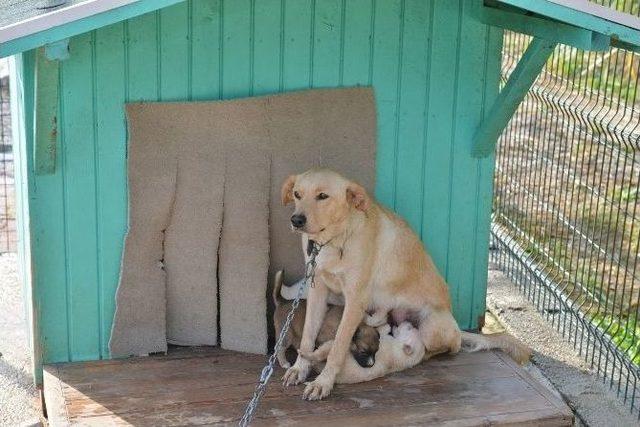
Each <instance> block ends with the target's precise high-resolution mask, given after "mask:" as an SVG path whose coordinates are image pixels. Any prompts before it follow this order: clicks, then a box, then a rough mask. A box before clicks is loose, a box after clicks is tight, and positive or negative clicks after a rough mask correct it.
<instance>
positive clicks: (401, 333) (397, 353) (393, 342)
mask: <svg viewBox="0 0 640 427" xmlns="http://www.w3.org/2000/svg"><path fill="white" fill-rule="evenodd" d="M378 331H379V332H380V348H379V350H378V353H377V355H376V363H375V365H373V367H371V368H363V367H362V366H360V365H359V364H358V363H357V361H356V360H355V359H354V358H353V357H349V356H347V358H346V360H345V362H344V365H343V366H342V367H341V369H340V372H338V375H337V376H336V382H337V383H338V384H353V383H361V382H364V381H371V380H373V379H375V378H380V377H383V376H385V375H388V374H391V373H393V372H399V371H402V370H405V369H407V368H411V367H413V366H416V365H417V364H418V363H420V362H421V361H422V358H423V357H424V345H423V344H422V340H421V339H420V333H419V332H418V330H417V329H416V328H414V327H413V325H412V324H411V323H409V322H403V323H401V324H400V325H398V326H394V327H393V333H392V334H390V333H389V332H391V327H390V326H389V325H388V324H385V325H384V326H381V327H380V328H379V329H378ZM332 345H333V341H327V342H325V343H324V344H322V345H321V346H320V347H318V349H317V350H315V351H314V352H312V353H306V352H303V351H302V350H300V351H299V354H300V355H301V356H302V357H304V358H305V359H307V360H310V361H311V362H313V365H314V367H320V368H321V367H322V365H321V364H320V362H323V361H325V360H327V356H328V355H329V352H330V351H331V347H332Z"/></svg>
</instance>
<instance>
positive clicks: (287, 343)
mask: <svg viewBox="0 0 640 427" xmlns="http://www.w3.org/2000/svg"><path fill="white" fill-rule="evenodd" d="M282 279H283V273H282V270H280V271H278V272H277V273H276V275H275V279H274V284H273V303H274V305H275V311H274V313H273V323H274V328H275V331H276V339H278V338H279V334H280V330H281V329H282V325H283V324H284V322H285V320H286V318H287V314H288V313H289V311H290V310H291V305H292V302H291V301H289V300H286V299H284V298H282V296H281V295H280V290H281V289H282ZM306 309H307V307H306V302H305V301H300V305H299V306H298V312H297V313H296V315H295V316H294V317H293V320H292V321H291V327H290V328H289V331H288V332H287V334H286V335H285V337H284V340H283V345H282V347H281V348H280V351H278V353H277V354H276V357H277V358H278V363H279V364H280V366H282V367H283V368H285V369H287V368H289V367H291V364H290V363H289V362H288V361H287V357H286V351H287V349H288V348H289V347H291V346H293V347H294V348H295V349H296V350H298V349H300V341H301V339H302V330H303V328H304V318H305V313H306ZM343 310H344V307H343V306H339V305H327V309H326V313H325V316H324V322H323V323H322V327H321V328H320V331H319V332H318V337H317V339H316V343H317V344H318V345H321V344H324V343H326V342H327V341H331V340H333V339H334V338H335V336H336V331H337V330H338V325H339V324H340V319H341V318H342V312H343ZM379 345H380V334H379V333H378V330H377V329H376V328H374V327H371V326H368V325H366V324H365V323H361V324H360V325H359V326H358V329H357V330H356V333H355V334H354V335H353V338H352V340H351V345H350V347H349V349H350V351H351V354H352V355H353V358H354V359H355V361H356V362H358V365H360V366H362V367H363V368H367V367H370V366H373V365H374V364H375V360H376V359H375V357H376V352H377V351H378V346H379Z"/></svg>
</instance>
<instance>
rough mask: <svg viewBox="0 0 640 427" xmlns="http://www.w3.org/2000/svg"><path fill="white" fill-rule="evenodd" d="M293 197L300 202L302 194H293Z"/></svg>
mask: <svg viewBox="0 0 640 427" xmlns="http://www.w3.org/2000/svg"><path fill="white" fill-rule="evenodd" d="M293 197H295V198H296V199H298V200H300V193H298V192H297V191H294V192H293Z"/></svg>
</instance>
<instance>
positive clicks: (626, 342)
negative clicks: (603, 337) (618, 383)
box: [592, 314, 640, 365]
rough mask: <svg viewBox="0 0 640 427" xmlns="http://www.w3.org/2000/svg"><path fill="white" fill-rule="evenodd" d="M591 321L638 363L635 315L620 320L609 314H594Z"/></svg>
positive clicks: (639, 341)
mask: <svg viewBox="0 0 640 427" xmlns="http://www.w3.org/2000/svg"><path fill="white" fill-rule="evenodd" d="M592 321H593V323H594V324H596V326H598V327H599V328H600V329H602V330H603V331H604V332H605V333H606V334H607V335H609V336H610V337H611V340H612V341H613V342H614V343H615V344H616V345H617V346H618V348H619V349H620V350H621V351H622V352H624V353H626V355H627V356H628V357H629V359H630V360H631V361H632V362H633V363H635V364H636V365H640V325H638V322H637V318H636V316H633V317H630V318H628V319H626V320H621V319H617V318H615V317H613V316H611V315H602V314H595V315H593V317H592Z"/></svg>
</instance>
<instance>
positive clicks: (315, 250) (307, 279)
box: [239, 242, 322, 427]
mask: <svg viewBox="0 0 640 427" xmlns="http://www.w3.org/2000/svg"><path fill="white" fill-rule="evenodd" d="M320 249H322V245H319V244H318V243H316V242H314V243H313V246H312V248H311V253H310V254H309V260H308V261H307V263H306V264H305V273H304V283H303V284H302V286H300V287H299V288H298V294H297V295H296V298H295V299H294V300H293V303H292V304H291V310H289V313H287V318H286V320H285V322H284V325H282V329H281V330H280V334H279V335H278V340H277V341H276V343H275V345H274V346H273V353H272V354H271V356H269V360H268V361H267V364H266V365H265V367H264V368H262V372H261V373H260V379H259V380H258V384H257V385H256V389H255V390H254V392H253V397H252V398H251V400H250V401H249V403H248V404H247V407H246V409H245V410H244V414H243V415H242V418H241V419H240V423H239V425H240V427H246V426H248V425H249V424H250V423H251V420H252V419H253V416H254V415H255V412H256V410H257V409H258V404H260V399H262V396H263V395H264V393H265V392H266V391H267V384H268V383H269V380H270V379H271V375H273V368H274V366H275V364H276V360H277V358H276V355H277V354H278V352H279V351H280V349H281V347H282V345H283V342H284V337H285V335H286V334H287V332H288V331H289V328H290V327H291V321H292V320H293V316H294V315H295V312H296V309H297V308H298V306H299V305H300V300H301V299H302V295H303V294H304V290H305V288H306V287H308V286H311V287H313V286H314V280H315V276H316V257H317V256H318V254H319V253H320Z"/></svg>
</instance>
